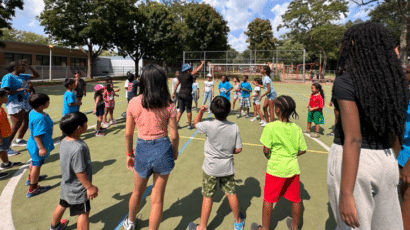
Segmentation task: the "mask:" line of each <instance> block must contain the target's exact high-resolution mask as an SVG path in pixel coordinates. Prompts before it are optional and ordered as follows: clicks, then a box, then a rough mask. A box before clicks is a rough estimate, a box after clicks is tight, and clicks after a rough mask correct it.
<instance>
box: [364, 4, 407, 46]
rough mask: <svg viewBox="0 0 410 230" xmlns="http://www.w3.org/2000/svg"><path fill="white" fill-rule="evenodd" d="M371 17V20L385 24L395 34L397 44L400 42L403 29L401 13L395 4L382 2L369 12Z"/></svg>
mask: <svg viewBox="0 0 410 230" xmlns="http://www.w3.org/2000/svg"><path fill="white" fill-rule="evenodd" d="M394 2H397V0H394ZM407 14H408V15H410V11H407ZM369 17H370V20H371V21H373V22H378V23H381V24H383V25H384V26H385V27H386V28H387V29H388V30H389V31H390V33H391V34H392V35H393V38H394V41H395V42H396V44H399V43H400V36H401V34H402V32H403V29H402V24H401V22H400V17H399V13H398V12H397V10H396V8H395V7H394V6H393V4H390V3H387V2H383V3H381V4H380V5H378V6H377V7H375V8H374V9H373V10H372V11H371V12H370V13H369ZM407 39H409V38H407Z"/></svg>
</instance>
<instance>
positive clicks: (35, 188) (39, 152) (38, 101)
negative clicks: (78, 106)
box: [26, 93, 54, 198]
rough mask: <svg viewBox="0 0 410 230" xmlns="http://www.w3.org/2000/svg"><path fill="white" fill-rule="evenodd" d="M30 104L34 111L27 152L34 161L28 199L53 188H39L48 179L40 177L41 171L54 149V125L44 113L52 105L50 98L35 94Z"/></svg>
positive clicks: (29, 180)
mask: <svg viewBox="0 0 410 230" xmlns="http://www.w3.org/2000/svg"><path fill="white" fill-rule="evenodd" d="M29 104H30V106H31V107H32V108H33V110H31V112H30V114H29V123H28V127H29V129H30V137H29V139H28V141H27V151H28V152H29V154H30V157H31V159H32V161H31V165H30V167H29V170H30V175H29V177H28V183H27V182H26V184H28V185H29V186H30V187H29V189H28V192H27V194H26V197H27V198H30V197H33V196H36V195H38V194H41V193H43V192H46V191H47V190H49V189H50V188H51V187H50V186H45V187H41V186H39V185H38V181H39V179H44V178H45V177H47V176H46V175H43V176H41V177H40V176H39V175H40V169H41V166H42V165H43V164H44V160H45V159H46V158H47V157H48V156H49V155H50V152H51V151H52V150H53V149H54V142H53V137H52V136H53V125H54V124H53V121H52V120H51V118H50V116H49V115H48V114H47V113H45V112H44V110H45V109H47V108H48V106H49V105H50V98H49V97H48V96H47V95H46V94H43V93H37V94H33V95H32V96H31V97H30V99H29Z"/></svg>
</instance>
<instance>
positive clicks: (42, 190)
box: [26, 185, 51, 198]
mask: <svg viewBox="0 0 410 230" xmlns="http://www.w3.org/2000/svg"><path fill="white" fill-rule="evenodd" d="M50 189H51V187H50V186H44V187H42V186H40V185H39V186H37V188H36V189H34V190H33V191H32V192H27V194H26V197H27V198H31V197H33V196H37V195H40V194H41V193H45V192H47V191H48V190H50Z"/></svg>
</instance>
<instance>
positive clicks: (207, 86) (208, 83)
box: [204, 81, 214, 92]
mask: <svg viewBox="0 0 410 230" xmlns="http://www.w3.org/2000/svg"><path fill="white" fill-rule="evenodd" d="M204 85H205V92H210V91H212V88H213V87H214V82H213V81H205V82H204Z"/></svg>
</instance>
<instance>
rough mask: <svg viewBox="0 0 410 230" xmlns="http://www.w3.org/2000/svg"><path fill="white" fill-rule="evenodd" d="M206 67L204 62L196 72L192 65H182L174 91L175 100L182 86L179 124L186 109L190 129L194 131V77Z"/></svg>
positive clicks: (179, 95)
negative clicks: (192, 123)
mask: <svg viewBox="0 0 410 230" xmlns="http://www.w3.org/2000/svg"><path fill="white" fill-rule="evenodd" d="M203 65H204V61H202V62H201V65H199V66H198V68H196V69H195V70H194V71H192V68H191V65H189V64H188V63H185V64H183V65H182V71H181V72H182V73H181V74H180V75H179V76H178V81H177V83H176V85H175V87H174V89H173V92H174V93H173V94H172V98H175V92H176V91H177V89H178V86H179V84H181V89H180V90H179V93H178V109H179V111H178V115H177V123H179V120H180V119H181V116H182V114H183V113H184V111H185V109H186V113H187V118H188V129H193V127H192V125H191V121H192V112H191V109H192V83H193V75H195V74H196V73H198V72H199V71H200V70H201V69H202V66H203Z"/></svg>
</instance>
